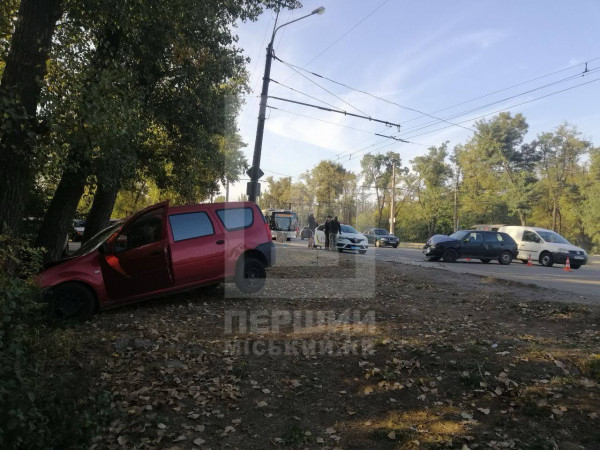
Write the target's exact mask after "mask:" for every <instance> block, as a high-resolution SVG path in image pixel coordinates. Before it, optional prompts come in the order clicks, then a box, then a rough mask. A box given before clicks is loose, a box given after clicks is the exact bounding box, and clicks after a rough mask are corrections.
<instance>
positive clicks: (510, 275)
mask: <svg viewBox="0 0 600 450" xmlns="http://www.w3.org/2000/svg"><path fill="white" fill-rule="evenodd" d="M370 250H372V249H370ZM375 257H376V259H378V260H380V261H394V262H401V263H404V264H413V265H419V266H423V267H431V268H436V269H443V270H449V271H452V272H457V273H470V274H474V275H481V276H486V277H487V276H492V277H496V278H500V279H503V280H511V281H518V282H521V283H531V284H536V285H539V286H542V287H545V288H551V289H559V290H562V291H565V296H566V297H565V300H569V299H570V297H573V296H575V297H579V298H581V297H583V298H586V299H589V298H594V299H598V301H600V261H598V259H597V258H595V257H592V258H591V261H590V262H591V264H588V265H585V266H582V267H581V268H580V269H578V270H573V271H572V272H565V271H564V270H563V268H564V266H562V265H555V266H553V267H542V266H540V265H539V264H537V263H536V262H534V264H533V267H528V266H527V265H525V264H523V263H522V262H521V261H517V262H513V263H512V264H510V265H508V266H503V265H501V264H499V263H498V262H497V261H492V262H490V263H489V264H483V263H482V262H481V261H479V260H471V261H464V260H461V261H459V262H456V263H454V264H448V263H444V262H429V261H426V260H425V258H424V257H423V253H422V250H420V249H412V248H400V247H399V248H377V249H375ZM540 300H542V299H540ZM574 300H577V299H574Z"/></svg>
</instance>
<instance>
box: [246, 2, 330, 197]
mask: <svg viewBox="0 0 600 450" xmlns="http://www.w3.org/2000/svg"><path fill="white" fill-rule="evenodd" d="M324 12H325V8H323V7H322V6H321V7H319V8H317V9H315V10H314V11H313V12H311V13H310V14H307V15H305V16H302V17H299V18H297V19H295V20H292V21H290V22H287V23H284V24H283V25H279V26H277V19H278V18H279V11H277V17H276V18H275V25H274V26H273V34H272V35H271V41H270V42H269V45H268V46H267V60H266V62H265V72H264V75H263V84H262V91H261V93H260V107H259V109H258V124H257V125H256V140H255V141H254V155H253V156H252V167H250V169H248V171H247V172H246V173H247V174H248V176H249V177H250V181H249V182H248V184H247V186H246V194H247V195H248V200H249V201H251V202H254V203H256V200H257V198H258V196H259V195H260V183H259V182H258V180H259V178H260V177H262V176H263V175H264V172H263V171H262V170H261V169H260V156H261V153H262V142H263V134H264V131H265V116H266V111H267V98H268V96H269V81H271V78H270V77H271V61H272V60H273V42H274V41H275V33H277V31H278V30H279V29H280V28H282V27H285V26H286V25H289V24H291V23H294V22H298V21H299V20H302V19H304V18H306V17H309V16H312V15H313V14H323V13H324Z"/></svg>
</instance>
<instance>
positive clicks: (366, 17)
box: [303, 0, 390, 67]
mask: <svg viewBox="0 0 600 450" xmlns="http://www.w3.org/2000/svg"><path fill="white" fill-rule="evenodd" d="M389 1H390V0H384V1H383V2H381V3H380V4H379V6H377V7H376V8H375V9H373V10H372V11H371V12H370V13H369V14H367V15H366V16H365V17H363V18H362V19H361V20H359V21H358V22H357V23H356V24H354V25H353V26H352V27H351V28H350V29H348V31H346V32H345V33H344V34H342V35H341V36H340V37H339V38H337V39H336V40H335V41H333V42H332V43H331V44H329V45H328V46H327V47H325V48H324V49H323V50H321V51H320V52H319V53H318V54H317V55H316V56H315V57H314V58H313V59H311V60H310V61H309V62H307V63H306V64H304V66H303V67H308V66H309V65H311V64H312V63H313V62H314V61H315V60H317V59H318V58H319V57H321V55H323V53H325V52H326V51H327V50H329V49H330V48H331V47H333V46H334V45H335V44H337V43H338V42H339V41H341V40H342V39H343V38H345V37H346V36H347V35H348V34H350V33H351V32H352V31H353V30H354V29H355V28H356V27H358V26H359V25H360V24H361V23H363V22H364V21H365V20H367V19H368V18H369V17H371V16H372V15H373V14H375V13H376V12H377V11H378V10H379V9H380V8H381V7H382V6H383V5H385V4H386V3H387V2H389Z"/></svg>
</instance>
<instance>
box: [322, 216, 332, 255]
mask: <svg viewBox="0 0 600 450" xmlns="http://www.w3.org/2000/svg"><path fill="white" fill-rule="evenodd" d="M330 226H331V216H327V220H325V229H324V230H323V231H325V250H329V232H330V228H329V227H330Z"/></svg>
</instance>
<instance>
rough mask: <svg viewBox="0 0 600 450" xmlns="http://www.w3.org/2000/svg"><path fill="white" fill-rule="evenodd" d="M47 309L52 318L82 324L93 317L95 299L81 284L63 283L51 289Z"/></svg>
mask: <svg viewBox="0 0 600 450" xmlns="http://www.w3.org/2000/svg"><path fill="white" fill-rule="evenodd" d="M49 308H50V314H51V315H52V316H53V317H56V318H59V319H67V320H79V321H82V322H83V321H86V320H88V319H90V318H91V317H92V316H93V315H94V312H95V310H96V298H95V297H94V294H93V293H92V292H91V290H90V289H89V288H88V287H87V286H85V285H83V284H81V283H65V284H61V285H59V286H56V287H54V288H52V294H51V295H50V298H49Z"/></svg>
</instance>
